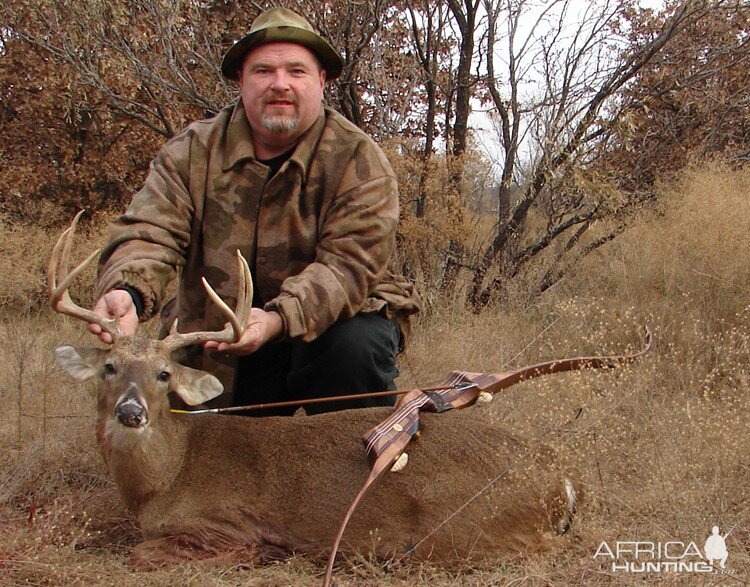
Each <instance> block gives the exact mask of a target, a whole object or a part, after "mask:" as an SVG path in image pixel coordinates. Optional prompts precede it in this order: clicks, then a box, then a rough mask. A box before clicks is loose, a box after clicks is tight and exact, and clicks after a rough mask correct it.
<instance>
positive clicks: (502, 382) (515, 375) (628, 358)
mask: <svg viewBox="0 0 750 587" xmlns="http://www.w3.org/2000/svg"><path fill="white" fill-rule="evenodd" d="M652 343H653V334H652V333H651V329H650V328H649V327H648V326H647V327H646V341H645V344H644V346H643V348H642V349H641V350H640V351H638V352H636V353H633V354H630V355H609V356H592V357H571V358H569V359H558V360H555V361H546V362H544V363H538V364H536V365H531V366H530V367H523V368H521V369H516V370H515V371H508V372H507V373H494V374H493V373H469V372H466V371H454V372H453V373H451V375H450V376H449V377H455V376H457V375H462V376H463V377H462V381H463V382H465V383H472V384H474V385H475V386H476V389H477V394H478V393H481V392H488V393H491V394H493V395H494V394H495V393H497V392H499V391H501V390H503V389H507V388H509V387H511V386H512V385H515V384H516V383H520V382H521V381H526V380H527V379H534V378H535V377H540V376H541V375H550V374H552V373H565V372H566V371H576V370H578V369H612V368H614V367H616V366H618V365H628V364H630V363H632V362H633V361H635V360H636V359H638V358H640V357H642V356H643V355H645V354H646V353H648V352H649V351H650V350H651V345H652ZM474 401H476V399H475V400H474ZM471 403H474V402H473V401H472V402H471ZM466 405H471V404H465V405H461V406H457V405H454V406H453V407H454V408H458V407H466Z"/></svg>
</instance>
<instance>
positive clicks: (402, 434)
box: [323, 390, 425, 587]
mask: <svg viewBox="0 0 750 587" xmlns="http://www.w3.org/2000/svg"><path fill="white" fill-rule="evenodd" d="M418 391H419V390H415V391H413V392H410V394H409V396H411V399H409V400H408V401H406V402H403V403H402V404H401V405H400V407H399V409H398V410H397V411H396V412H395V413H394V414H393V415H392V416H391V417H390V418H388V419H387V420H386V421H385V422H383V423H382V424H380V425H379V426H376V427H375V428H373V429H372V430H371V431H370V432H368V433H367V434H366V435H365V436H364V437H363V441H364V442H365V446H366V448H367V455H368V457H369V459H370V464H371V468H370V475H369V476H368V477H367V480H366V481H365V483H364V485H363V486H362V488H361V489H360V490H359V493H357V496H356V497H355V498H354V501H352V503H351V505H350V506H349V509H348V510H347V512H346V515H345V516H344V519H343V520H342V522H341V525H340V526H339V531H338V533H337V534H336V539H335V541H334V543H333V547H332V548H331V554H330V555H329V556H328V565H327V566H326V574H325V578H324V580H323V587H329V585H330V584H331V575H332V574H333V563H334V561H335V560H336V553H337V552H338V548H339V544H340V543H341V538H342V537H343V536H344V530H345V529H346V526H347V524H348V523H349V519H350V518H351V517H352V514H353V513H354V510H355V509H356V508H357V506H358V505H359V502H360V501H361V500H362V498H363V497H364V496H365V493H367V490H368V489H369V488H370V487H372V485H373V484H374V483H375V482H376V481H377V480H378V479H380V478H381V477H383V476H384V475H385V474H386V473H387V472H388V471H390V469H391V467H392V466H393V464H394V463H395V462H396V460H397V459H398V458H399V457H400V456H401V454H402V453H403V452H404V449H405V448H406V446H407V445H408V444H409V441H411V438H412V436H414V434H416V432H417V431H418V430H419V408H420V406H421V405H422V404H423V403H424V401H425V400H424V399H422V397H421V396H420V394H419V393H417V392H418Z"/></svg>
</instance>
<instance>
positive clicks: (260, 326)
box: [203, 308, 284, 355]
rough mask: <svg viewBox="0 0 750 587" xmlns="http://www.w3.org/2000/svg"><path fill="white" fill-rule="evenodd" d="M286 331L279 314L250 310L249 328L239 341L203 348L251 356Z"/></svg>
mask: <svg viewBox="0 0 750 587" xmlns="http://www.w3.org/2000/svg"><path fill="white" fill-rule="evenodd" d="M283 329H284V322H283V320H282V319H281V316H280V315H279V314H278V313H277V312H266V311H265V310H261V309H260V308H252V309H251V310H250V318H249V319H248V324H247V328H245V332H244V334H243V335H242V338H240V340H239V341H237V342H233V343H226V342H215V341H209V342H207V343H205V344H204V345H203V346H204V348H206V349H213V350H216V351H220V352H227V353H232V354H234V355H249V354H250V353H254V352H255V351H257V350H258V349H259V348H260V347H262V346H263V345H264V344H266V343H267V342H272V341H274V340H276V339H277V338H279V337H280V336H281V334H282V331H283Z"/></svg>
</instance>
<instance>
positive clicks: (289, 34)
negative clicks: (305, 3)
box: [221, 8, 344, 80]
mask: <svg viewBox="0 0 750 587" xmlns="http://www.w3.org/2000/svg"><path fill="white" fill-rule="evenodd" d="M275 42H287V43H297V44H299V45H302V46H304V47H307V48H308V49H310V51H312V52H313V53H314V54H315V55H316V57H317V58H318V59H319V60H320V63H321V65H322V66H323V69H325V70H326V78H327V79H336V78H337V77H338V76H339V75H341V70H342V69H343V68H344V60H343V59H342V58H341V55H339V54H338V52H337V51H336V49H334V48H333V47H331V45H330V44H329V43H328V41H326V40H325V39H323V37H321V36H320V35H318V34H316V33H315V31H314V30H313V28H312V26H310V23H309V22H307V21H306V20H305V19H304V18H302V17H301V16H300V15H299V14H296V13H294V12H292V11H291V10H287V9H286V8H271V9H269V10H266V11H265V12H263V13H262V14H260V15H259V16H258V18H256V19H255V20H254V21H253V25H252V26H251V27H250V32H249V33H248V34H247V35H245V36H244V37H242V38H241V39H240V40H239V41H237V42H236V43H235V44H234V45H232V48H231V49H229V51H227V54H226V55H224V59H223V61H222V62H221V73H222V74H223V75H224V77H226V78H228V79H231V80H237V79H238V76H237V70H238V69H240V67H242V62H243V60H244V59H245V55H247V52H248V51H250V49H252V48H253V47H257V46H258V45H263V44H265V43H275Z"/></svg>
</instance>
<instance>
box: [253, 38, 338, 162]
mask: <svg viewBox="0 0 750 587" xmlns="http://www.w3.org/2000/svg"><path fill="white" fill-rule="evenodd" d="M325 79H326V74H325V70H324V69H323V68H322V67H321V66H320V64H319V63H318V60H317V59H316V57H315V55H313V53H312V52H311V51H310V50H309V49H307V48H306V47H303V46H302V45H297V44H296V43H268V44H266V45H260V46H259V47H255V48H254V49H252V50H251V51H249V52H248V54H247V56H246V57H245V61H244V63H243V65H242V68H241V69H240V71H239V80H240V86H241V92H242V101H243V103H244V105H245V112H246V113H247V118H248V121H249V122H250V128H251V129H252V131H253V143H254V145H255V148H256V151H257V155H258V156H259V157H260V158H265V157H268V156H274V155H277V154H280V153H283V152H284V151H286V150H287V149H289V148H291V146H292V145H294V144H295V143H296V142H297V140H298V139H299V137H300V136H301V135H302V134H303V133H304V132H305V131H306V130H307V129H308V128H310V126H311V125H312V123H313V122H315V119H316V118H317V117H318V114H319V113H320V106H321V103H322V100H323V86H324V85H325ZM279 149H280V150H279ZM276 151H278V152H276Z"/></svg>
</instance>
